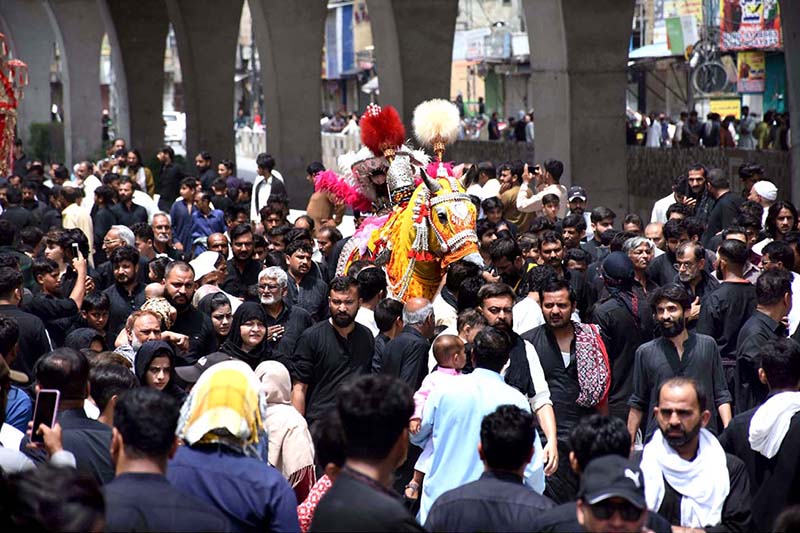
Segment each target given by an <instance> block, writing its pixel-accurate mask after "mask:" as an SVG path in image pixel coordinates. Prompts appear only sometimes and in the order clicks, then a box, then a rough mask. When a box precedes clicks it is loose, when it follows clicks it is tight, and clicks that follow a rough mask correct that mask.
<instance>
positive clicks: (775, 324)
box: [732, 268, 792, 414]
mask: <svg viewBox="0 0 800 533" xmlns="http://www.w3.org/2000/svg"><path fill="white" fill-rule="evenodd" d="M756 300H757V305H756V310H755V312H754V313H753V314H752V315H751V316H750V318H748V319H747V322H745V323H744V325H743V326H742V329H741V331H739V337H738V339H737V341H736V375H735V381H736V388H735V389H734V390H733V391H732V392H733V393H734V396H733V398H734V402H733V406H734V413H736V414H738V413H743V412H744V411H747V410H748V409H752V408H753V407H755V406H757V405H759V404H761V402H763V401H764V400H765V399H766V397H767V390H768V389H767V385H766V384H765V383H763V382H762V381H761V379H760V376H759V372H758V369H759V368H760V362H761V354H762V352H763V350H764V346H765V345H766V344H767V343H768V342H769V341H772V340H776V339H780V338H786V326H785V325H784V324H783V320H784V318H785V317H786V316H787V315H788V314H789V310H790V309H791V307H792V275H791V274H790V273H789V272H788V271H786V270H783V269H780V268H775V269H771V270H767V271H766V272H762V273H761V275H760V276H759V277H758V280H757V281H756Z"/></svg>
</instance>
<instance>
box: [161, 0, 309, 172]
mask: <svg viewBox="0 0 800 533" xmlns="http://www.w3.org/2000/svg"><path fill="white" fill-rule="evenodd" d="M242 3H243V0H228V1H225V2H220V1H219V0H166V5H167V12H168V13H169V19H170V21H171V22H172V27H173V28H174V30H175V38H176V39H177V42H178V54H179V56H180V61H181V71H182V74H183V76H182V78H183V92H184V103H185V108H186V153H187V158H189V159H191V158H194V155H195V154H196V153H197V152H198V151H200V150H208V151H209V152H210V153H211V155H212V156H213V157H214V159H215V160H220V159H235V155H236V154H235V149H234V139H233V116H234V110H233V76H234V73H235V70H236V68H235V67H236V65H235V59H236V43H237V40H238V38H239V21H240V20H241V17H242ZM294 37H295V39H296V38H297V36H294ZM287 44H288V43H287ZM292 44H293V43H292ZM287 53H291V51H290V50H289V51H288V52H287ZM162 58H163V54H162ZM161 69H162V71H163V66H162V67H161ZM162 75H163V74H162ZM159 98H160V96H159ZM159 109H161V106H159Z"/></svg>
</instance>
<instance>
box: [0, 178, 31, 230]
mask: <svg viewBox="0 0 800 533" xmlns="http://www.w3.org/2000/svg"><path fill="white" fill-rule="evenodd" d="M6 202H7V203H6V208H5V209H4V210H3V213H2V214H0V220H8V221H9V222H11V223H12V224H13V225H14V227H15V228H20V229H22V228H24V227H26V226H33V225H34V224H35V220H34V217H33V214H31V212H30V211H28V210H27V209H25V208H24V207H22V193H21V192H20V191H19V189H15V188H14V187H9V188H8V192H7V193H6Z"/></svg>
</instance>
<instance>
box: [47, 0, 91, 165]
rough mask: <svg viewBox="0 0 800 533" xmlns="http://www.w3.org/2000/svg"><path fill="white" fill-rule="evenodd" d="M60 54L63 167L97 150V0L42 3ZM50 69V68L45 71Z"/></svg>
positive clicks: (65, 0)
mask: <svg viewBox="0 0 800 533" xmlns="http://www.w3.org/2000/svg"><path fill="white" fill-rule="evenodd" d="M42 5H43V7H44V11H45V12H46V13H47V16H48V18H49V19H50V23H51V25H52V27H53V32H54V34H55V37H56V42H57V43H58V46H59V48H60V50H61V53H62V54H63V57H62V61H63V65H64V68H63V76H64V78H63V79H64V143H65V154H64V155H65V158H66V164H67V165H69V166H71V165H73V164H74V163H76V162H78V161H80V160H82V159H86V158H91V157H93V156H96V155H97V153H98V152H99V151H100V148H101V145H102V142H101V133H102V131H101V129H102V128H101V124H100V115H101V111H102V110H101V108H100V102H101V98H100V43H101V41H102V39H103V34H104V33H105V26H104V24H103V19H102V17H101V15H100V9H99V7H98V5H97V1H96V0H58V1H56V0H43V2H42ZM48 70H49V69H48Z"/></svg>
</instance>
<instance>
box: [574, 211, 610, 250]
mask: <svg viewBox="0 0 800 533" xmlns="http://www.w3.org/2000/svg"><path fill="white" fill-rule="evenodd" d="M615 218H617V215H616V213H614V212H613V211H612V210H611V209H609V208H607V207H603V206H600V207H595V208H594V209H592V212H591V214H590V220H591V223H592V233H593V234H594V238H593V239H592V240H590V241H587V242H585V243H583V244H581V248H583V249H584V250H586V251H587V252H589V255H591V256H592V261H599V260H601V259H603V258H604V257H605V256H606V254H608V249H607V248H602V247H601V246H600V243H601V241H600V235H602V234H603V232H604V231H606V230H609V229H614V219H615Z"/></svg>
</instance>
